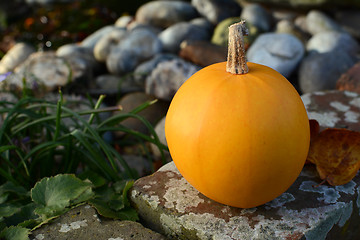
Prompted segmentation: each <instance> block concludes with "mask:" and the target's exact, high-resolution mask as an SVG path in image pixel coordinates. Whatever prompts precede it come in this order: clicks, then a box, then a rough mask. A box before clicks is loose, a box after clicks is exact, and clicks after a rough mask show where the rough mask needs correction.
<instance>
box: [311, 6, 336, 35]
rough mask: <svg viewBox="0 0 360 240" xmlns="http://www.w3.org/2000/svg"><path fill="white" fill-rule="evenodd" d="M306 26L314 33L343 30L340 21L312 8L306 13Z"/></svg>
mask: <svg viewBox="0 0 360 240" xmlns="http://www.w3.org/2000/svg"><path fill="white" fill-rule="evenodd" d="M306 28H307V30H308V31H309V33H311V34H313V35H314V34H316V33H320V32H326V31H343V29H342V28H341V26H340V25H339V24H338V23H336V22H335V21H334V20H333V19H332V18H330V17H329V16H327V15H326V14H324V13H323V12H321V11H318V10H311V11H310V12H309V13H308V14H307V15H306Z"/></svg>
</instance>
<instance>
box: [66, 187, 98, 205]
mask: <svg viewBox="0 0 360 240" xmlns="http://www.w3.org/2000/svg"><path fill="white" fill-rule="evenodd" d="M94 195H95V193H94V192H93V190H92V189H91V188H88V189H86V190H85V191H84V192H83V193H82V194H81V195H80V196H79V197H78V198H76V199H74V200H72V201H71V205H72V206H74V205H77V204H80V203H83V202H86V201H88V200H89V199H91V198H93V197H94Z"/></svg>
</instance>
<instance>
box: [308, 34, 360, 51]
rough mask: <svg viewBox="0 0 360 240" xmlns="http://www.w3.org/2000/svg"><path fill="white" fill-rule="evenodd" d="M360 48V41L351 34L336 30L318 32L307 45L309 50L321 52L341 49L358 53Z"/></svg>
mask: <svg viewBox="0 0 360 240" xmlns="http://www.w3.org/2000/svg"><path fill="white" fill-rule="evenodd" d="M359 49H360V47H359V43H358V42H357V41H356V40H355V39H354V38H353V37H352V36H351V35H350V34H347V33H345V32H336V31H327V32H320V33H317V34H315V35H313V36H312V37H311V38H310V39H309V41H308V42H307V45H306V50H307V51H317V52H319V53H324V52H331V51H333V50H339V51H344V52H346V53H348V54H353V55H356V54H357V52H358V51H359Z"/></svg>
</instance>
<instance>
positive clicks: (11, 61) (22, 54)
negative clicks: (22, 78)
mask: <svg viewBox="0 0 360 240" xmlns="http://www.w3.org/2000/svg"><path fill="white" fill-rule="evenodd" d="M34 52H35V48H34V47H32V46H31V45H29V44H27V43H17V44H15V45H14V46H13V47H12V48H11V49H10V50H9V51H8V52H7V53H6V54H5V56H4V57H3V58H2V59H1V60H0V74H3V73H7V72H9V71H13V70H14V69H15V68H16V67H17V66H19V65H20V64H21V63H22V62H24V61H25V60H26V59H27V58H28V57H29V56H30V55H31V54H32V53H34Z"/></svg>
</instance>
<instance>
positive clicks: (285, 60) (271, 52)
mask: <svg viewBox="0 0 360 240" xmlns="http://www.w3.org/2000/svg"><path fill="white" fill-rule="evenodd" d="M304 52H305V49H304V46H303V44H302V42H301V41H300V40H299V39H298V38H296V37H295V36H293V35H291V34H286V33H265V34H261V35H260V36H259V37H258V38H257V39H256V40H255V42H254V43H253V44H252V45H251V46H250V48H249V49H248V52H247V58H248V61H249V62H254V63H259V64H263V65H265V66H268V67H271V68H273V69H275V70H276V71H278V72H280V73H281V74H282V75H284V76H285V77H289V76H290V74H291V73H292V72H293V71H294V69H295V68H296V67H297V65H298V64H299V62H300V61H301V59H302V58H303V56H304Z"/></svg>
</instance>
